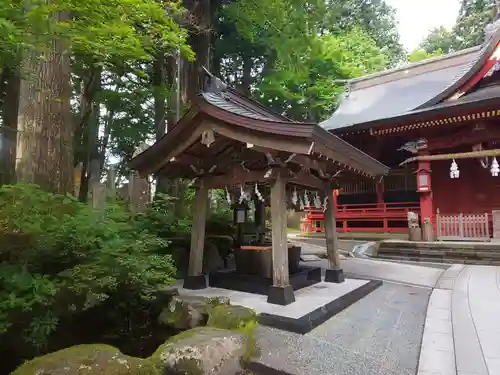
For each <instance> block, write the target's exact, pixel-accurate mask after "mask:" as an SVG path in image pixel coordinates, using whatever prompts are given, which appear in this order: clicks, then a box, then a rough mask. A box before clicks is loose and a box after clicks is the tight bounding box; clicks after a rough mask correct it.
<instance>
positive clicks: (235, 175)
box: [203, 166, 268, 189]
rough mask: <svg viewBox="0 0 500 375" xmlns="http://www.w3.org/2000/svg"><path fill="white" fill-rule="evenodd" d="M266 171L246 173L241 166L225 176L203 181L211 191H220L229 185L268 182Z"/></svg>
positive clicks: (207, 178) (204, 178)
mask: <svg viewBox="0 0 500 375" xmlns="http://www.w3.org/2000/svg"><path fill="white" fill-rule="evenodd" d="M265 173H266V171H250V172H247V171H245V170H244V169H243V168H242V167H241V166H237V167H235V168H233V169H231V170H230V171H228V172H227V173H226V174H224V175H220V176H209V177H203V181H204V183H205V184H206V186H207V187H209V188H210V189H219V188H223V187H224V186H227V185H229V186H230V185H237V184H248V183H257V182H267V181H268V179H266V178H264V175H265Z"/></svg>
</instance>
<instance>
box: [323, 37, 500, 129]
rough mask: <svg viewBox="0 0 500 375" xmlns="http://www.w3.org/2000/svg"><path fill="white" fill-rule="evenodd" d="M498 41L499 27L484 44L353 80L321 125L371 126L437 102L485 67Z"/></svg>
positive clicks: (333, 127) (334, 126) (330, 127)
mask: <svg viewBox="0 0 500 375" xmlns="http://www.w3.org/2000/svg"><path fill="white" fill-rule="evenodd" d="M499 41H500V28H499V29H498V30H496V31H494V32H492V33H490V34H489V35H488V36H487V38H486V40H485V42H484V43H483V44H482V45H481V46H476V47H472V48H469V49H466V50H462V51H458V52H455V53H451V54H448V55H445V56H438V57H434V58H431V59H427V60H424V61H420V62H417V63H411V64H406V65H404V66H401V67H398V68H396V69H391V70H387V71H384V72H380V73H376V74H372V75H369V76H365V77H361V78H357V79H353V80H351V81H349V83H348V88H347V92H346V94H345V96H344V98H343V99H342V100H341V102H340V105H339V107H338V108H337V110H336V111H335V113H334V114H333V115H332V116H331V117H330V118H329V119H327V120H326V121H324V122H322V123H321V124H320V125H321V126H322V127H324V128H325V129H327V130H329V131H336V130H339V131H344V130H348V128H350V127H355V128H358V127H369V126H370V125H369V124H373V123H375V122H377V124H378V122H382V121H381V120H385V119H387V118H392V117H396V116H400V115H403V114H405V113H409V112H411V111H415V110H419V109H422V108H426V107H431V106H433V105H436V104H438V103H439V102H441V101H443V100H444V99H446V98H448V97H450V96H451V95H452V94H453V93H454V92H455V91H456V90H457V89H459V88H460V87H462V86H463V85H464V84H466V83H467V82H468V81H469V80H470V79H471V78H472V77H473V76H474V75H476V74H477V73H478V72H479V71H480V70H481V69H482V67H483V66H484V63H485V62H486V60H487V59H488V58H489V57H490V56H491V54H492V52H493V51H494V49H495V48H496V46H497V44H498V42H499ZM365 125H366V126H365ZM341 129H342V130H341Z"/></svg>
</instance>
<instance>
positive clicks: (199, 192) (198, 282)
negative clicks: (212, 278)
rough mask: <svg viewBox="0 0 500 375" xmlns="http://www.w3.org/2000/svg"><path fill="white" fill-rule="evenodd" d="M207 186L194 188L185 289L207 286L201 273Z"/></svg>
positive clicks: (201, 185)
mask: <svg viewBox="0 0 500 375" xmlns="http://www.w3.org/2000/svg"><path fill="white" fill-rule="evenodd" d="M207 209H208V188H207V187H206V186H204V185H203V181H202V182H201V184H200V186H198V187H197V188H196V194H195V200H194V205H193V227H192V229H191V249H190V251H189V269H188V275H187V277H186V278H185V279H184V285H183V287H184V288H185V289H204V288H206V287H207V281H206V278H205V275H203V248H204V245H205V224H206V221H207Z"/></svg>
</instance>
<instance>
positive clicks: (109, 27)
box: [0, 0, 192, 65]
mask: <svg viewBox="0 0 500 375" xmlns="http://www.w3.org/2000/svg"><path fill="white" fill-rule="evenodd" d="M183 13H184V10H183V8H182V7H181V6H180V5H179V3H177V2H176V1H166V2H158V1H155V0H141V1H137V0H109V1H108V0H89V1H85V2H81V1H76V0H69V1H68V0H54V1H46V0H38V1H32V2H30V5H29V6H28V7H26V6H25V3H24V2H22V1H14V2H9V4H8V5H7V4H4V6H2V11H0V42H1V43H0V45H1V44H4V42H5V45H6V46H9V50H8V51H6V52H9V53H12V52H14V51H16V50H17V49H19V48H20V47H22V48H26V47H28V46H31V47H36V48H43V47H44V46H46V45H47V44H48V43H50V42H51V41H52V40H54V38H57V39H61V40H64V41H66V42H67V46H68V48H69V49H71V50H72V51H73V52H74V53H76V54H80V55H85V56H90V57H91V58H92V59H93V60H94V61H96V62H98V63H99V64H101V65H106V64H107V63H110V62H123V61H128V60H135V61H137V60H148V59H150V58H151V53H152V52H153V51H154V50H155V49H157V48H162V49H175V48H180V49H181V50H182V51H183V52H184V54H185V55H186V56H188V57H192V52H191V50H190V49H189V47H188V46H186V44H185V40H186V37H187V34H186V32H185V31H184V30H182V29H181V28H180V26H179V24H178V23H177V22H176V21H175V20H174V18H179V17H182V15H183Z"/></svg>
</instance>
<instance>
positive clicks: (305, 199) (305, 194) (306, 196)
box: [304, 190, 310, 207]
mask: <svg viewBox="0 0 500 375" xmlns="http://www.w3.org/2000/svg"><path fill="white" fill-rule="evenodd" d="M307 194H308V193H307V190H306V191H304V206H306V207H309V205H310V202H309V196H308V195H307Z"/></svg>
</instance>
